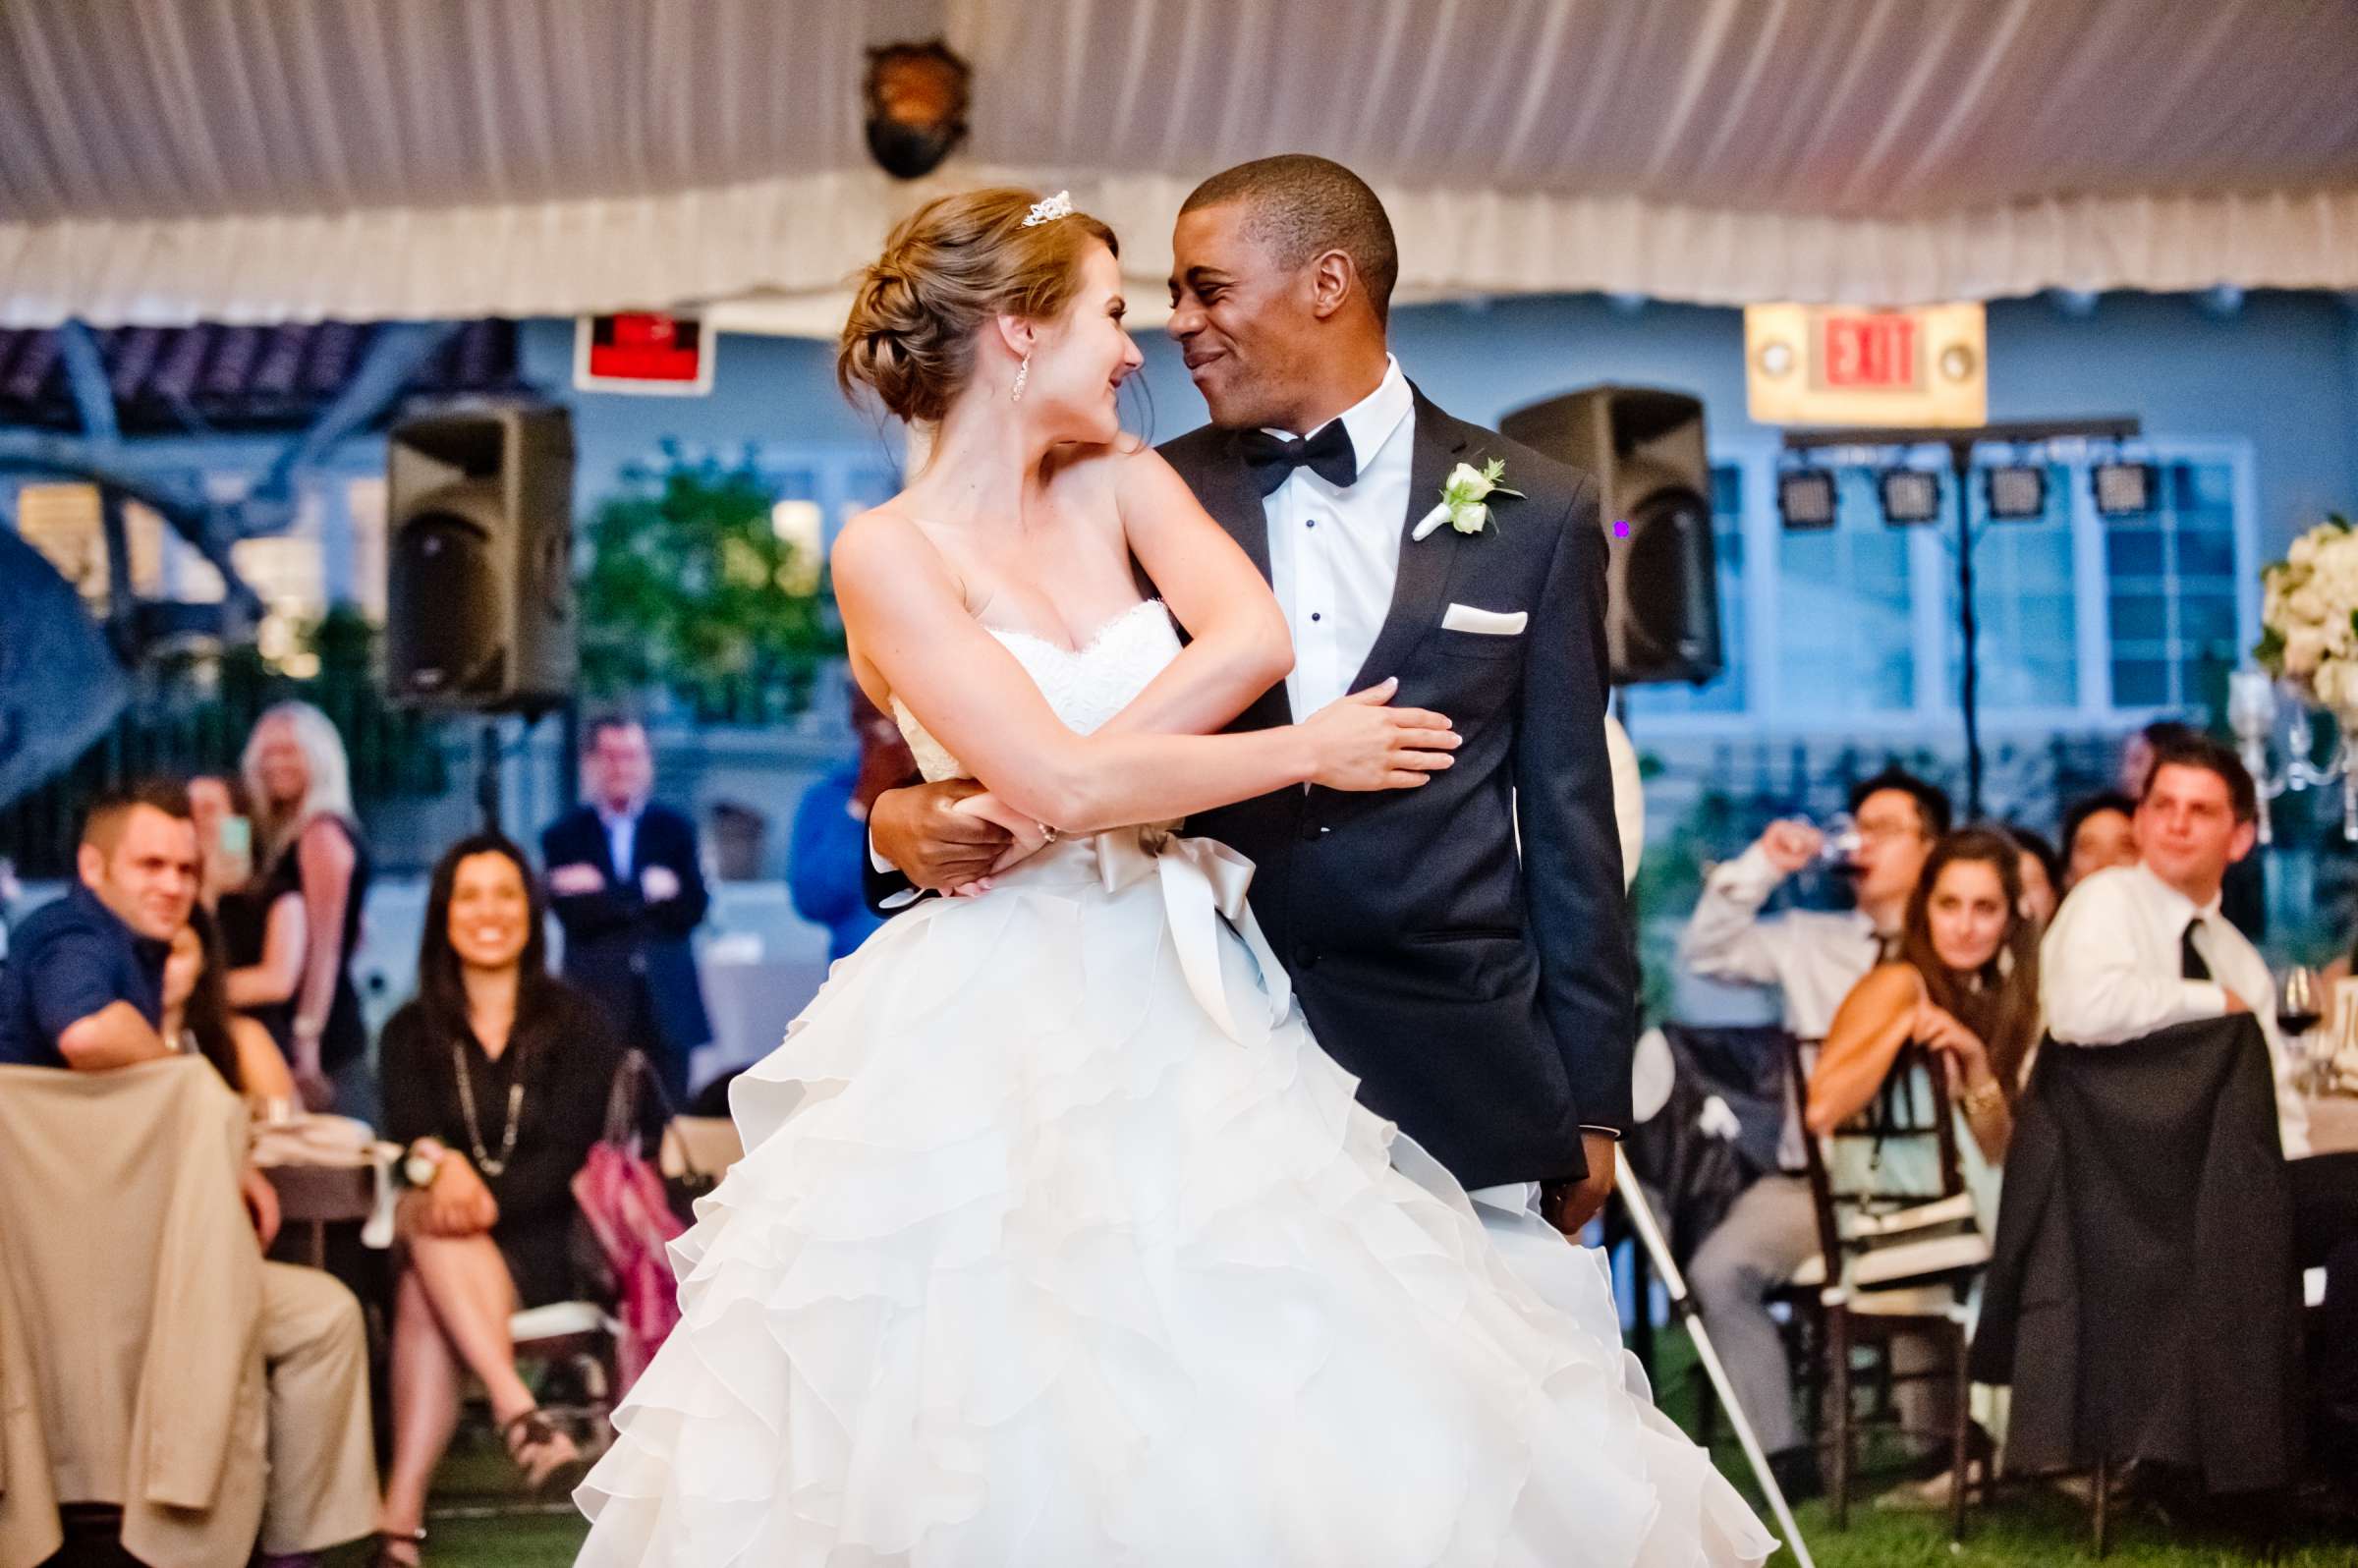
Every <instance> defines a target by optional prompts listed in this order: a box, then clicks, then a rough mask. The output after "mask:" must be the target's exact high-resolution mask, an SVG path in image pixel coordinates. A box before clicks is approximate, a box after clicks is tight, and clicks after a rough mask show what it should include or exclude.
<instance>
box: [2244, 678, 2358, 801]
mask: <svg viewBox="0 0 2358 1568" xmlns="http://www.w3.org/2000/svg"><path fill="white" fill-rule="evenodd" d="M2287 707H2289V708H2291V709H2293V710H2294V711H2295V712H2297V713H2299V714H2301V715H2302V717H2303V723H2302V726H2301V736H2302V739H2303V740H2304V741H2306V740H2307V738H2308V725H2307V722H2306V719H2307V715H2308V713H2309V712H2310V711H2312V708H2313V704H2311V703H2310V702H2309V701H2308V700H2307V699H2306V698H2302V697H2295V696H2293V695H2291V694H2288V693H2287V692H2285V691H2284V690H2283V688H2282V687H2281V686H2279V685H2278V683H2277V681H2276V679H2275V678H2274V676H2272V675H2270V674H2269V673H2268V671H2266V670H2262V669H2240V670H2237V671H2235V672H2234V673H2233V674H2231V675H2229V676H2228V677H2227V722H2228V724H2230V725H2232V726H2233V727H2234V730H2235V740H2236V749H2237V750H2238V751H2239V752H2240V753H2242V755H2243V765H2244V766H2245V767H2247V768H2250V769H2251V772H2252V782H2253V783H2255V784H2257V785H2258V786H2259V788H2260V842H2261V843H2263V844H2272V843H2274V842H2275V832H2274V825H2273V823H2272V822H2271V820H2270V815H2271V812H2270V810H2269V806H2270V803H2271V802H2273V801H2274V800H2275V799H2276V797H2278V796H2280V795H2282V794H2283V793H2284V792H2285V791H2286V790H2306V789H2323V788H2325V787H2326V786H2327V785H2329V784H2332V783H2336V782H2338V783H2339V784H2340V785H2341V836H2342V837H2343V838H2345V839H2348V840H2351V841H2352V842H2358V751H2354V750H2353V748H2352V747H2351V744H2350V738H2351V736H2352V735H2354V734H2358V713H2345V712H2336V713H2335V714H2334V715H2333V723H2334V737H2333V750H2332V752H2331V753H2330V755H2328V756H2327V757H2326V759H2325V760H2324V761H2322V762H2320V761H2318V760H2316V759H2315V756H2314V755H2313V752H2312V749H2311V748H2309V747H2308V746H2306V745H2302V746H2292V747H2285V746H2281V745H2280V742H2281V739H2282V737H2281V729H2282V722H2283V716H2284V710H2285V709H2286V708H2287Z"/></svg>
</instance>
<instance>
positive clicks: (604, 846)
mask: <svg viewBox="0 0 2358 1568" xmlns="http://www.w3.org/2000/svg"><path fill="white" fill-rule="evenodd" d="M582 774H583V782H584V783H585V784H586V785H587V786H588V788H589V800H588V801H586V802H585V803H584V804H582V805H580V806H577V807H575V808H574V809H573V810H572V811H570V812H566V813H565V814H564V815H563V816H560V817H558V818H557V819H556V820H555V821H554V822H551V823H550V824H549V826H548V830H547V831H546V832H544V833H542V834H541V835H540V854H541V857H542V859H543V861H544V862H545V863H546V864H547V867H548V889H549V895H550V899H549V902H550V905H551V907H552V908H554V909H555V911H556V914H557V922H558V924H561V925H563V926H564V927H565V978H566V979H567V980H572V981H573V982H574V983H575V984H577V985H579V986H581V987H582V988H583V989H584V990H586V991H588V992H589V994H590V995H592V996H594V997H596V998H597V999H598V1000H599V1001H601V1002H602V1003H604V1004H605V1006H606V1007H607V1008H608V1009H609V1010H610V1011H611V1012H612V1015H613V1018H614V1022H615V1024H616V1026H617V1027H618V1028H620V1029H621V1030H622V1031H623V1037H624V1038H625V1039H626V1040H627V1041H628V1042H629V1043H630V1044H631V1045H632V1046H634V1047H635V1048H637V1049H640V1050H643V1051H645V1052H646V1054H647V1059H648V1060H649V1061H651V1062H653V1063H654V1064H655V1067H656V1070H657V1071H658V1072H659V1073H660V1074H661V1075H662V1079H663V1086H664V1088H665V1090H666V1091H668V1092H669V1093H670V1094H671V1099H672V1103H673V1104H674V1105H684V1104H686V1103H687V1098H688V1055H689V1052H691V1051H693V1050H695V1049H696V1047H698V1046H699V1045H702V1044H703V1043H704V1042H705V1041H707V1040H709V1039H710V1038H711V1037H712V1025H711V1023H710V1021H709V1020H708V1019H707V1018H706V1017H705V1016H704V993H703V989H702V986H700V985H699V984H698V983H697V978H696V954H695V951H694V950H693V949H692V948H691V947H690V945H689V938H690V936H691V935H692V934H693V933H694V932H695V930H696V927H697V925H698V924H699V923H701V922H702V920H703V918H704V911H705V909H706V908H708V907H709V906H710V904H711V898H710V896H709V895H708V894H706V892H705V891H704V873H703V869H702V867H701V866H700V865H699V864H698V857H697V849H696V825H695V824H694V823H693V822H691V821H689V819H688V818H687V817H685V816H683V815H681V814H680V813H679V812H675V811H672V810H670V809H669V808H668V807H663V806H658V805H656V804H654V803H653V802H652V801H650V800H648V799H647V793H648V791H649V790H650V789H651V788H652V787H653V784H654V776H655V768H654V756H653V753H652V752H651V751H650V750H649V748H648V746H647V744H646V730H645V729H643V728H642V727H641V726H640V725H639V724H638V723H636V722H635V721H633V720H630V719H627V718H615V717H607V718H599V719H595V720H592V721H591V723H590V725H589V731H588V733H587V735H586V737H585V740H584V746H583V751H582Z"/></svg>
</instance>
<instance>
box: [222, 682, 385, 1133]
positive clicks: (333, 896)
mask: <svg viewBox="0 0 2358 1568" xmlns="http://www.w3.org/2000/svg"><path fill="white" fill-rule="evenodd" d="M242 769H243V772H244V775H245V779H246V791H247V794H248V796H249V797H250V798H251V799H252V801H253V816H254V834H253V837H254V849H255V874H254V888H255V891H256V893H257V894H258V895H259V896H260V898H261V900H262V901H263V902H264V903H265V905H266V904H268V903H270V902H274V901H275V900H276V899H277V898H278V897H279V896H280V895H281V894H283V893H286V892H296V893H300V894H301V895H302V897H303V907H304V914H305V923H304V924H305V925H306V927H307V929H308V930H309V935H310V939H309V944H308V946H307V948H306V950H305V953H304V961H303V973H302V980H301V982H300V983H299V985H298V986H297V988H296V991H295V996H294V1019H293V1022H292V1023H291V1024H290V1025H289V1026H288V1037H289V1041H290V1046H289V1051H290V1055H291V1057H292V1061H293V1066H294V1069H295V1083H296V1087H297V1088H298V1089H300V1090H301V1091H302V1092H303V1098H304V1103H305V1104H307V1105H309V1107H310V1108H311V1109H313V1110H325V1109H327V1108H329V1107H330V1106H333V1107H334V1108H335V1109H336V1110H338V1111H340V1112H342V1113H343V1114H345V1115H348V1116H358V1117H360V1118H362V1119H363V1120H373V1119H374V1118H373V1110H374V1105H375V1099H376V1096H375V1093H374V1088H373V1086H372V1085H371V1084H370V1082H369V1078H368V1063H367V1055H368V1034H367V1028H366V1026H365V1024H364V1023H363V1022H362V1019H361V998H360V993H359V992H357V991H356V990H354V989H353V985H352V952H353V949H354V948H355V947H356V946H357V945H359V942H360V935H361V906H362V903H363V901H364V900H365V898H366V896H367V892H368V869H369V868H368V850H367V846H366V845H365V843H364V842H363V841H362V838H361V830H360V822H359V819H358V818H357V816H356V815H355V814H354V812H353V807H352V784H351V770H350V768H349V767H348V765H347V764H346V762H345V759H344V742H343V740H342V739H341V738H340V737H339V736H338V735H337V734H336V727H335V726H334V725H333V724H331V723H329V722H328V718H327V715H326V714H324V713H322V712H320V711H319V710H318V709H317V708H315V707H313V706H311V705H310V704H309V702H281V703H279V704H277V705H276V706H274V707H272V708H270V709H269V710H268V711H267V712H265V713H263V715H262V716H261V718H260V719H258V720H257V721H255V723H254V726H253V735H252V736H251V737H249V738H248V740H247V742H246V755H245V757H244V759H243V763H242Z"/></svg>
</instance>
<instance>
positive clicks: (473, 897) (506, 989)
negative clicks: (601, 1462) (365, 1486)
mask: <svg viewBox="0 0 2358 1568" xmlns="http://www.w3.org/2000/svg"><path fill="white" fill-rule="evenodd" d="M543 916H544V906H543V903H542V898H541V893H540V889H539V886H538V884H537V882H535V881H534V879H533V875H532V873H531V871H530V869H529V868H527V867H526V865H525V860H524V852H523V851H522V850H520V849H518V848H517V847H516V846H515V845H514V844H512V843H510V842H509V841H508V840H507V839H505V838H502V837H499V836H498V835H496V834H477V835H476V836H474V837H471V838H468V839H464V840H462V841H461V842H459V843H458V844H457V845H455V846H453V847H452V849H451V850H450V851H449V852H448V853H447V854H445V855H444V856H443V857H442V859H441V862H440V863H439V864H438V865H436V867H435V868H434V874H433V882H432V886H431V888H430V890H429V891H428V893H427V895H426V910H425V933H424V937H423V939H422V940H421V943H420V947H419V955H418V995H417V996H416V998H415V999H414V1000H412V1001H411V1002H409V1003H408V1004H407V1005H405V1006H404V1007H403V1008H402V1009H401V1011H400V1012H398V1013H396V1014H395V1015H394V1016H393V1017H392V1019H391V1020H390V1021H389V1022H388V1023H387V1024H386V1026H385V1032H384V1037H383V1039H382V1041H381V1042H380V1045H379V1052H378V1056H379V1076H380V1081H381V1086H382V1092H383V1097H384V1131H385V1134H386V1136H387V1137H388V1138H390V1139H392V1140H393V1141H395V1142H397V1143H400V1144H402V1145H403V1146H404V1148H405V1153H406V1157H405V1159H404V1161H403V1166H404V1170H405V1173H406V1175H407V1177H408V1179H409V1180H410V1182H411V1183H412V1185H413V1191H411V1192H410V1193H409V1194H408V1195H407V1196H406V1197H404V1198H403V1200H402V1204H401V1215H400V1222H399V1227H398V1228H399V1232H400V1236H401V1247H402V1252H401V1260H400V1265H399V1283H398V1285H397V1287H396V1291H395V1299H394V1311H393V1372H392V1387H393V1465H392V1470H391V1473H390V1474H389V1475H388V1477H387V1478H386V1483H385V1514H384V1528H383V1534H382V1540H383V1545H382V1546H381V1547H380V1550H379V1557H378V1560H379V1562H380V1563H388V1564H407V1563H413V1562H415V1561H417V1555H416V1551H417V1542H418V1540H420V1539H421V1529H420V1527H421V1521H422V1520H423V1518H424V1511H425V1500H426V1489H427V1486H428V1484H429V1483H430V1482H431V1480H432V1477H433V1472H434V1467H435V1465H436V1464H438V1463H439V1462H440V1460H441V1457H442V1452H443V1449H444V1448H445V1447H446V1446H448V1444H449V1441H450V1435H451V1431H452V1428H453V1427H454V1426H455V1425H456V1423H457V1420H458V1409H459V1391H460V1385H461V1381H462V1379H463V1378H464V1376H465V1375H466V1373H468V1372H474V1373H475V1375H476V1376H477V1377H478V1378H480V1379H481V1380H482V1383H483V1387H484V1389H485V1390H486V1391H487V1392H488V1393H489V1395H490V1398H491V1413H492V1416H493V1418H494V1419H495V1420H496V1421H497V1422H498V1423H499V1426H500V1432H501V1435H502V1436H503V1438H504V1439H505V1441H506V1443H507V1447H508V1453H509V1455H510V1457H512V1458H513V1459H514V1460H515V1461H516V1463H517V1465H518V1467H519V1468H521V1469H522V1470H523V1471H524V1472H525V1474H526V1475H527V1477H529V1478H530V1479H531V1480H532V1481H533V1484H542V1483H545V1482H547V1481H548V1480H549V1479H550V1478H551V1477H552V1476H554V1475H555V1474H556V1473H557V1472H559V1471H561V1470H565V1469H567V1468H568V1467H569V1466H571V1465H573V1464H574V1463H575V1462H576V1460H577V1459H578V1457H579V1456H578V1454H577V1453H576V1451H575V1447H574V1444H573V1441H572V1439H571V1438H570V1437H568V1436H567V1435H566V1434H565V1433H564V1432H562V1431H559V1430H557V1429H556V1428H554V1427H552V1426H551V1425H550V1424H549V1423H548V1422H547V1421H546V1420H545V1419H544V1418H543V1417H542V1416H541V1414H540V1411H539V1408H538V1406H537V1404H536V1403H535V1401H534V1400H533V1394H532V1390H531V1389H529V1388H527V1387H526V1386H525V1383H524V1380H523V1378H521V1377H520V1376H518V1375H517V1372H516V1363H515V1352H514V1346H513V1344H512V1342H511V1340H510V1339H509V1335H508V1318H509V1316H510V1315H511V1314H513V1313H515V1312H516V1311H518V1310H519V1309H520V1308H525V1307H536V1306H543V1305H546V1304H547V1303H549V1302H554V1301H565V1300H570V1299H573V1298H574V1297H575V1296H576V1295H577V1294H578V1292H577V1289H576V1282H575V1280H574V1278H573V1274H572V1269H571V1266H570V1258H571V1256H572V1252H573V1248H572V1239H573V1231H574V1224H575V1210H574V1202H573V1193H572V1187H571V1184H572V1181H573V1175H574V1172H576V1171H577V1170H579V1169H581V1167H582V1164H583V1161H584V1160H585V1159H586V1158H587V1157H588V1155H589V1149H590V1147H591V1146H592V1145H593V1144H594V1143H596V1141H597V1140H598V1138H599V1137H600V1136H601V1135H602V1133H603V1132H604V1129H605V1121H606V1107H607V1101H608V1098H609V1095H610V1094H611V1092H612V1090H613V1085H614V1080H615V1075H616V1074H617V1073H618V1072H619V1071H620V1070H621V1068H622V1066H623V1061H624V1053H623V1049H622V1047H621V1046H620V1045H619V1044H618V1043H617V1042H616V1040H615V1038H614V1036H613V1034H612V1032H611V1030H610V1029H609V1028H608V1026H607V1024H606V1021H605V1019H604V1018H603V1016H602V1015H600V1014H599V1013H598V1012H597V1010H596V1009H595V1008H594V1007H593V1006H591V1005H590V1004H589V1002H588V1001H586V1000H585V999H584V998H583V997H582V996H581V994H580V993H579V992H577V991H575V990H573V989H572V988H571V987H569V986H567V985H566V984H565V983H564V982H563V981H562V980H557V979H555V978H554V977H552V976H551V975H550V974H549V973H548V955H547V951H546V947H545V937H544V936H543V930H542V928H543Z"/></svg>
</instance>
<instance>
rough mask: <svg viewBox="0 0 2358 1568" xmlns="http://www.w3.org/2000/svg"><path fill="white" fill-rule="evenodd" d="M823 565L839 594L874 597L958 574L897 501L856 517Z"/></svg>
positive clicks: (951, 579) (875, 507) (837, 538)
mask: <svg viewBox="0 0 2358 1568" xmlns="http://www.w3.org/2000/svg"><path fill="white" fill-rule="evenodd" d="M827 565H828V567H829V569H830V571H831V572H832V573H833V575H834V579H835V587H836V589H837V591H838V592H842V591H845V590H849V591H850V592H852V593H854V594H859V593H863V592H873V591H876V590H878V589H880V588H886V587H888V586H891V585H894V584H904V583H908V582H911V581H913V580H918V581H922V580H925V579H927V578H933V577H939V578H940V579H942V580H944V581H945V582H948V583H951V584H955V582H956V574H955V573H953V572H952V571H951V570H950V567H949V562H948V560H947V559H946V558H945V557H944V556H943V555H942V553H941V548H940V546H939V545H937V544H935V543H934V542H933V539H932V537H931V536H930V535H929V534H927V533H926V529H925V526H924V525H923V524H921V523H919V522H918V521H917V519H915V518H914V517H911V516H910V515H909V514H908V513H907V512H904V511H902V510H901V508H900V506H899V503H898V499H897V498H896V499H895V500H892V501H886V502H884V503H883V504H882V505H881V506H872V507H870V508H869V509H868V510H867V511H865V512H860V513H856V514H854V515H853V517H852V518H851V519H850V520H849V521H848V522H846V523H845V524H844V525H843V532H840V533H838V534H837V535H836V536H835V547H834V548H833V549H832V550H830V551H829V552H828V555H827Z"/></svg>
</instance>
